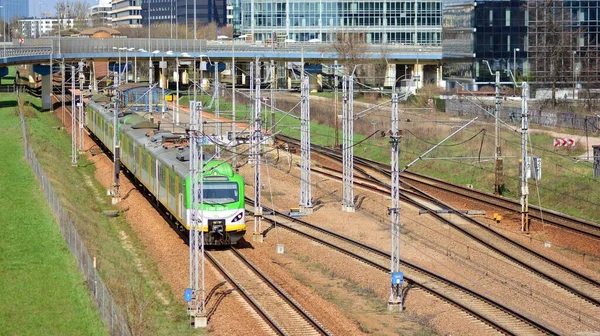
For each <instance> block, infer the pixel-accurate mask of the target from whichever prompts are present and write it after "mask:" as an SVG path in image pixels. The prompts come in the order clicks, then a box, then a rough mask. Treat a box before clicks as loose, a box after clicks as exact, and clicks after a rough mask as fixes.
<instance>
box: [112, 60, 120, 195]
mask: <svg viewBox="0 0 600 336" xmlns="http://www.w3.org/2000/svg"><path fill="white" fill-rule="evenodd" d="M119 70H120V65H119ZM120 77H121V74H120V73H119V75H116V76H114V80H115V87H114V90H115V99H114V104H115V105H114V109H113V188H112V190H111V191H110V195H111V196H112V199H111V202H112V204H117V203H118V202H119V201H121V182H120V179H119V174H120V172H121V144H120V142H119V141H118V139H117V137H118V135H119V133H118V132H117V128H118V127H119V110H120V97H119V81H120Z"/></svg>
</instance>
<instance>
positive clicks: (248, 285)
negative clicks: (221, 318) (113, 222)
mask: <svg viewBox="0 0 600 336" xmlns="http://www.w3.org/2000/svg"><path fill="white" fill-rule="evenodd" d="M55 91H56V90H55ZM54 96H55V97H54V98H55V99H56V100H57V101H59V102H60V101H61V98H59V97H60V96H61V95H60V93H58V94H57V93H56V92H54ZM70 101H71V96H70V94H65V108H66V109H67V112H68V113H69V115H71V111H70V106H69V105H70V104H68V103H70ZM72 117H75V118H77V116H76V115H75V116H72ZM109 157H112V156H110V155H109ZM128 176H129V177H130V178H132V177H133V175H130V174H128ZM142 194H143V195H144V196H145V197H146V198H147V199H148V200H149V201H150V203H152V204H153V205H154V206H155V208H156V209H157V210H158V211H159V212H160V213H161V214H162V215H163V217H164V218H165V219H166V218H168V216H167V214H166V212H165V209H163V208H162V207H158V206H156V202H153V201H152V200H151V199H150V198H149V194H148V193H142ZM169 225H170V226H171V227H173V228H174V229H176V226H175V225H174V224H173V223H169ZM176 231H177V232H178V233H179V235H180V237H181V238H182V239H184V241H185V242H186V243H187V241H188V238H189V237H188V236H187V235H184V234H182V233H181V232H179V231H178V230H176ZM206 256H207V258H208V259H209V260H210V262H211V263H212V264H213V266H214V267H215V268H216V269H217V270H218V271H219V273H221V274H222V275H223V276H224V277H225V278H226V279H227V281H228V282H229V283H230V284H231V286H232V287H233V288H235V289H236V291H237V292H238V293H239V294H240V295H241V296H242V298H244V300H245V301H246V302H247V303H248V304H249V305H250V307H251V308H252V309H254V311H255V312H256V313H257V314H258V316H260V317H261V318H262V320H263V321H265V322H266V324H267V325H268V326H269V327H270V329H269V330H265V333H266V334H269V335H330V333H329V332H328V331H327V330H326V329H325V328H324V327H323V326H322V325H321V324H320V323H319V322H318V321H317V320H316V319H315V318H314V317H312V316H311V315H310V313H308V312H307V311H306V310H305V309H304V308H302V307H301V306H300V305H299V304H297V303H296V302H295V301H294V300H293V298H291V297H290V296H289V295H288V294H286V293H285V292H284V291H283V290H282V289H281V288H280V287H279V286H277V285H276V284H275V283H274V282H273V281H272V280H270V279H269V278H268V277H267V276H266V275H265V274H264V273H263V272H261V271H260V270H259V269H258V268H256V267H255V266H254V265H253V264H252V263H251V262H250V261H249V260H248V259H246V258H245V257H244V256H243V255H242V254H241V253H240V252H239V251H237V250H236V249H234V248H229V249H227V250H224V251H206ZM224 265H226V266H224Z"/></svg>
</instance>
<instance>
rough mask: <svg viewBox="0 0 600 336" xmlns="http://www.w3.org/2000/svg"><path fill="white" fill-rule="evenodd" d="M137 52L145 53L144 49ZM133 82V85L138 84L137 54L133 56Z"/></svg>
mask: <svg viewBox="0 0 600 336" xmlns="http://www.w3.org/2000/svg"><path fill="white" fill-rule="evenodd" d="M138 51H139V52H142V53H145V52H147V51H146V50H144V49H138ZM133 77H134V78H133V81H134V82H135V83H137V82H138V77H137V54H133Z"/></svg>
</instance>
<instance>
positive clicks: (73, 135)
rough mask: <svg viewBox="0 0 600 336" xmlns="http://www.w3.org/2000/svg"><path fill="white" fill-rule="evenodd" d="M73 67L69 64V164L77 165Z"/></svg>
mask: <svg viewBox="0 0 600 336" xmlns="http://www.w3.org/2000/svg"><path fill="white" fill-rule="evenodd" d="M75 73H76V72H75V67H74V66H71V166H77V159H78V155H79V154H78V153H77V130H76V129H77V123H76V119H75Z"/></svg>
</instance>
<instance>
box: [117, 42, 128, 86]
mask: <svg viewBox="0 0 600 336" xmlns="http://www.w3.org/2000/svg"><path fill="white" fill-rule="evenodd" d="M123 50H124V51H125V54H126V55H127V48H125V47H121V48H119V84H120V82H121V81H122V79H123V78H122V77H123V70H122V65H121V51H123ZM125 63H127V58H125ZM125 69H126V70H125V71H127V64H125Z"/></svg>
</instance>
